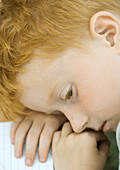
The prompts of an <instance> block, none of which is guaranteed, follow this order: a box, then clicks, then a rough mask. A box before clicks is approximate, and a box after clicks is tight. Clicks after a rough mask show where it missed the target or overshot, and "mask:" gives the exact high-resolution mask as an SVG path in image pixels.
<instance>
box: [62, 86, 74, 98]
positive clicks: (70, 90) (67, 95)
mask: <svg viewBox="0 0 120 170" xmlns="http://www.w3.org/2000/svg"><path fill="white" fill-rule="evenodd" d="M71 92H72V93H71ZM69 94H72V95H73V90H72V85H71V87H70V89H69V90H68V92H67V94H66V96H65V99H64V101H67V100H70V98H71V97H72V96H70V95H69ZM69 96H70V98H69V99H68V97H69Z"/></svg>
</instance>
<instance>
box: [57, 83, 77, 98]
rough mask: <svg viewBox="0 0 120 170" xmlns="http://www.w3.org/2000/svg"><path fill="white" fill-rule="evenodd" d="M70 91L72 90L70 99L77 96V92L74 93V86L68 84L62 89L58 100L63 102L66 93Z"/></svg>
mask: <svg viewBox="0 0 120 170" xmlns="http://www.w3.org/2000/svg"><path fill="white" fill-rule="evenodd" d="M70 89H72V90H73V97H72V98H74V97H75V96H76V95H77V92H76V88H75V86H74V85H73V84H72V83H70V84H68V85H67V86H64V88H63V89H62V90H61V92H60V93H59V98H61V99H63V100H65V97H66V95H67V93H68V92H69V91H70Z"/></svg>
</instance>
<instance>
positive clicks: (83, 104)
mask: <svg viewBox="0 0 120 170" xmlns="http://www.w3.org/2000/svg"><path fill="white" fill-rule="evenodd" d="M89 31H90V35H91V39H89V40H88V41H87V45H88V46H89V47H90V49H91V52H90V53H89V54H88V53H87V52H86V53H85V52H83V51H82V50H80V49H69V50H67V51H65V53H64V54H63V56H61V57H60V58H58V59H56V60H55V61H54V62H52V63H50V64H49V60H48V59H44V60H43V59H38V58H33V60H31V62H30V63H29V64H27V65H26V68H27V69H28V72H27V73H24V74H21V75H19V76H18V77H17V78H18V79H17V80H18V81H19V82H20V83H21V85H22V86H23V88H24V90H23V92H22V97H21V98H20V101H21V102H22V103H23V104H24V105H25V106H26V107H28V108H29V109H32V110H35V111H37V112H46V113H47V114H50V113H54V112H55V111H59V112H62V113H63V114H64V115H65V116H66V117H67V119H68V120H69V121H70V123H71V126H72V129H73V130H74V132H76V133H81V132H82V131H83V130H85V129H86V128H90V129H93V130H95V131H99V129H100V127H101V125H103V123H104V122H105V121H106V126H105V129H104V131H109V130H111V131H116V128H117V125H118V122H119V120H120V20H119V19H118V18H117V17H116V16H115V15H113V14H112V13H109V12H106V11H101V12H98V13H96V14H95V15H94V16H92V18H91V20H90V30H89ZM42 66H44V67H42ZM56 80H57V82H58V83H57V87H56V90H55V92H54V94H53V97H52V102H51V103H48V94H49V90H50V89H51V87H52V86H53V84H54V83H56ZM70 90H72V92H71V93H70V94H69V98H67V100H66V101H65V100H64V99H65V98H66V95H67V94H68V91H70ZM71 94H72V95H71ZM70 95H71V96H70ZM67 97H68V96H67ZM55 130H56V129H55ZM78 136H79V135H78ZM95 136H96V133H95ZM76 140H77V139H76ZM95 140H96V142H97V140H98V139H97V138H96V137H95ZM84 142H85V141H84ZM87 142H88V141H86V144H87ZM82 144H83V143H82V142H81V143H80V145H81V146H82ZM15 145H16V146H17V143H15ZM63 148H64V146H63ZM58 149H59V148H58ZM55 152H56V151H55ZM89 152H90V151H89ZM92 153H93V154H94V157H97V156H98V155H97V154H96V153H94V150H93V149H92ZM54 155H56V156H55V157H56V159H61V158H60V157H59V156H57V154H55V153H54ZM28 157H29V155H28ZM94 157H93V158H94ZM68 159H69V157H68ZM86 159H87V157H86ZM94 159H95V158H94ZM94 159H93V161H94ZM98 160H99V161H101V160H102V159H98ZM86 161H87V160H86ZM88 161H89V160H88ZM99 161H98V162H99ZM56 162H57V161H56ZM90 163H92V160H91V161H90ZM69 165H70V164H69ZM98 165H99V166H100V165H101V164H100V163H98ZM78 166H79V165H78ZM96 166H97V165H96ZM61 168H62V167H61ZM78 168H79V167H78ZM99 168H100V167H99ZM68 169H69V168H68ZM101 169H103V167H101ZM92 170H93V169H92Z"/></svg>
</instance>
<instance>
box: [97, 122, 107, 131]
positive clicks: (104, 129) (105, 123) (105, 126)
mask: <svg viewBox="0 0 120 170" xmlns="http://www.w3.org/2000/svg"><path fill="white" fill-rule="evenodd" d="M100 130H102V131H103V132H104V133H107V132H108V130H109V129H108V126H107V121H105V122H104V123H103V124H102V125H101V126H100V127H99V128H98V129H97V131H100Z"/></svg>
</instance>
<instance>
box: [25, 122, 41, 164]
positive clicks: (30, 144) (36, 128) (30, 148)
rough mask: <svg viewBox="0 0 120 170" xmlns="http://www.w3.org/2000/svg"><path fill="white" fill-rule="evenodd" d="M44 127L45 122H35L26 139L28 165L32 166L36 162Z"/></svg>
mask: <svg viewBox="0 0 120 170" xmlns="http://www.w3.org/2000/svg"><path fill="white" fill-rule="evenodd" d="M43 127H44V124H43V123H39V124H35V123H34V124H33V125H32V126H31V129H30V131H29V133H28V136H27V140H26V165H28V166H31V165H32V164H33V162H34V159H35V155H36V150H37V144H38V140H39V136H40V133H41V131H42V129H43Z"/></svg>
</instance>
